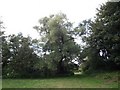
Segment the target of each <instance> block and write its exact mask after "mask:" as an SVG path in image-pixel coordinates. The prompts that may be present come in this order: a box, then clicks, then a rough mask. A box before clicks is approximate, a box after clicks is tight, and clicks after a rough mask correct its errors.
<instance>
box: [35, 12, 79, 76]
mask: <svg viewBox="0 0 120 90" xmlns="http://www.w3.org/2000/svg"><path fill="white" fill-rule="evenodd" d="M39 23H40V26H35V27H34V28H35V29H37V31H38V32H39V33H40V35H41V39H42V40H41V41H43V42H44V43H45V45H44V46H43V52H44V57H43V60H44V61H45V63H46V64H47V65H48V68H49V69H51V70H55V71H56V73H58V74H65V73H68V72H69V71H70V70H69V68H68V67H69V63H72V60H73V59H75V58H76V57H77V56H78V54H79V52H80V48H79V46H78V45H77V44H76V43H75V42H74V38H73V37H72V34H70V31H71V29H72V24H71V23H70V22H69V21H68V20H67V18H66V15H64V14H62V13H59V14H56V15H51V16H50V17H44V18H42V19H40V20H39Z"/></svg>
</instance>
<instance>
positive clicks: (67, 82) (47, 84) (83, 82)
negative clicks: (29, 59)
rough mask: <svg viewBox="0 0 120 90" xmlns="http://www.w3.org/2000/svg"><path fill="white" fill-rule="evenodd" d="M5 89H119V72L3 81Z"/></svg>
mask: <svg viewBox="0 0 120 90" xmlns="http://www.w3.org/2000/svg"><path fill="white" fill-rule="evenodd" d="M2 87H3V88H118V72H104V73H97V74H92V75H86V74H84V75H82V74H81V75H74V76H69V77H56V78H47V79H3V81H2Z"/></svg>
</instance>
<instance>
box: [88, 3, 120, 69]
mask: <svg viewBox="0 0 120 90" xmlns="http://www.w3.org/2000/svg"><path fill="white" fill-rule="evenodd" d="M97 10H98V13H97V14H96V18H95V20H94V21H93V22H91V30H92V34H91V35H90V37H89V38H88V44H89V46H90V48H89V50H90V51H89V52H91V55H90V56H91V61H90V62H91V63H92V65H91V67H92V66H95V67H94V68H96V67H97V68H105V67H106V68H113V69H115V68H117V69H118V68H119V67H120V2H107V3H105V4H103V5H101V7H100V9H97ZM93 63H94V64H93Z"/></svg>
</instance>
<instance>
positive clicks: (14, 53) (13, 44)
mask: <svg viewBox="0 0 120 90" xmlns="http://www.w3.org/2000/svg"><path fill="white" fill-rule="evenodd" d="M2 39H3V40H2V41H3V43H2V63H3V64H2V67H3V69H2V70H3V77H12V78H14V77H25V76H27V77H29V76H28V75H30V76H31V74H32V73H33V72H34V65H35V64H36V63H37V61H38V56H37V55H36V54H35V53H34V51H33V48H30V46H31V42H32V41H31V39H30V37H27V38H26V37H23V36H22V34H18V35H17V36H16V35H9V36H8V37H2Z"/></svg>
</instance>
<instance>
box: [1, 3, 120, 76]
mask: <svg viewBox="0 0 120 90" xmlns="http://www.w3.org/2000/svg"><path fill="white" fill-rule="evenodd" d="M97 11H98V12H97V13H96V17H95V18H94V20H90V19H89V20H84V21H83V22H80V23H79V24H78V26H77V27H75V28H73V24H72V23H71V22H70V21H69V20H68V18H67V16H66V15H65V14H63V13H58V14H56V15H50V16H49V17H44V18H42V19H40V20H39V25H38V26H34V27H33V28H34V29H36V30H37V31H38V33H39V34H40V39H32V38H31V37H30V36H28V37H24V36H23V35H22V33H19V34H18V35H14V34H12V35H8V36H7V35H5V34H4V32H3V31H1V32H0V35H1V39H2V48H1V52H2V62H1V64H2V75H3V78H33V77H49V76H61V75H72V74H73V73H74V70H78V68H81V69H82V71H83V72H86V71H91V70H118V69H120V2H114V3H113V2H107V3H105V4H102V5H101V7H100V8H99V9H97ZM0 26H2V23H0ZM1 29H2V27H1ZM78 37H79V38H81V40H82V41H80V42H81V43H84V44H78V43H77V42H75V40H76V38H78ZM75 62H77V64H76V63H75Z"/></svg>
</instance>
